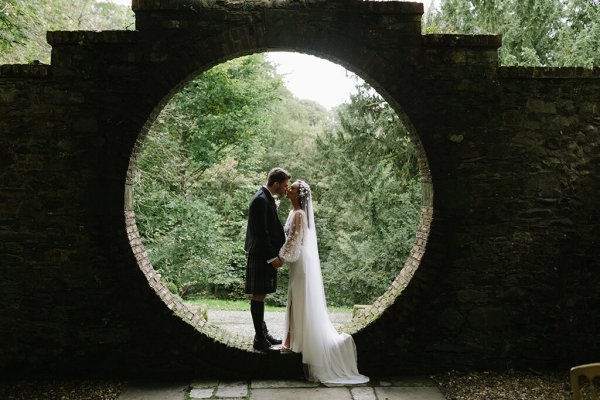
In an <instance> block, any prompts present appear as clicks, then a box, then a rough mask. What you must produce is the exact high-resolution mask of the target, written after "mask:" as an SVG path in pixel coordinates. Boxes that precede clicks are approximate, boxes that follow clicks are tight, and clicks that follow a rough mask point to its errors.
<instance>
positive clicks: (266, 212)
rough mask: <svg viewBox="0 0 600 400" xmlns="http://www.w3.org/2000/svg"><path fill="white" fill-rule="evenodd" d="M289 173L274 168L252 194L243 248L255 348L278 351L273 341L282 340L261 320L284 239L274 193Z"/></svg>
mask: <svg viewBox="0 0 600 400" xmlns="http://www.w3.org/2000/svg"><path fill="white" fill-rule="evenodd" d="M290 177H291V176H290V174H289V173H287V171H285V170H284V169H283V168H279V167H277V168H273V169H272V170H271V171H270V172H269V175H268V178H267V184H266V186H262V187H261V188H260V189H258V191H257V192H256V193H255V194H254V197H252V200H251V201H250V208H249V211H248V227H247V230H246V244H245V246H244V249H245V250H246V254H247V255H248V262H247V264H246V293H247V294H250V295H252V300H251V301H250V313H251V314H252V322H253V323H254V331H255V336H254V344H253V347H254V348H255V349H256V350H260V351H265V352H278V350H275V349H271V346H272V345H276V344H281V340H279V339H275V338H273V337H272V336H271V335H270V334H269V331H268V330H267V325H266V324H265V321H264V315H265V298H266V296H267V294H268V293H274V292H275V290H276V289H277V268H280V267H281V266H282V265H283V260H282V259H281V258H279V249H281V246H283V244H284V243H285V234H284V233H283V227H282V226H281V221H279V217H278V216H277V207H276V205H275V199H274V196H275V195H278V196H280V197H285V195H286V193H287V190H288V185H289V180H290Z"/></svg>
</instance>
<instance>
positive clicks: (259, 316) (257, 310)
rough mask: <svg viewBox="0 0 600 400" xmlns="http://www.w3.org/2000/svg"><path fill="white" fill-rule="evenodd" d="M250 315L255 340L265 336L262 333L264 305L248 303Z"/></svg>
mask: <svg viewBox="0 0 600 400" xmlns="http://www.w3.org/2000/svg"><path fill="white" fill-rule="evenodd" d="M250 314H252V322H253V324H254V331H255V332H256V337H257V338H262V337H264V336H265V334H264V332H263V322H264V319H265V303H264V302H262V301H256V300H251V301H250Z"/></svg>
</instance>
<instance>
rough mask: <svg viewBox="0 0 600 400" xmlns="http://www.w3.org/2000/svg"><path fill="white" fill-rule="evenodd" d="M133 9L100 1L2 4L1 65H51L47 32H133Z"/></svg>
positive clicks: (15, 1)
mask: <svg viewBox="0 0 600 400" xmlns="http://www.w3.org/2000/svg"><path fill="white" fill-rule="evenodd" d="M133 25H134V15H133V11H132V10H131V9H130V8H129V7H125V6H123V5H118V4H114V3H110V2H106V1H98V0H46V1H40V2H32V1H28V0H0V50H2V51H1V52H0V63H7V64H8V63H29V62H32V61H33V60H40V61H42V62H45V63H48V62H49V60H50V46H49V45H48V43H46V31H50V30H107V29H130V28H131V27H133Z"/></svg>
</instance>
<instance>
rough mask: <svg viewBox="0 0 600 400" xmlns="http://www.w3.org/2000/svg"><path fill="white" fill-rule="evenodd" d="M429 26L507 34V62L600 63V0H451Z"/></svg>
mask: <svg viewBox="0 0 600 400" xmlns="http://www.w3.org/2000/svg"><path fill="white" fill-rule="evenodd" d="M425 32H426V33H467V34H482V33H489V34H501V35H502V47H501V48H500V50H499V57H500V63H501V64H504V65H525V66H540V65H541V66H583V67H593V66H598V65H600V64H599V61H600V1H598V0H528V1H522V0H502V1H494V0H446V1H445V2H443V4H442V7H441V10H440V11H439V12H432V13H429V14H428V15H427V19H426V24H425Z"/></svg>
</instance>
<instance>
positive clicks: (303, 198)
mask: <svg viewBox="0 0 600 400" xmlns="http://www.w3.org/2000/svg"><path fill="white" fill-rule="evenodd" d="M296 182H298V197H299V200H300V207H302V209H303V210H304V212H305V213H307V214H308V203H309V202H310V201H311V198H310V197H311V192H310V186H308V183H306V182H304V181H302V180H300V179H298V180H297V181H296ZM307 223H308V226H309V227H310V222H308V221H307Z"/></svg>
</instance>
